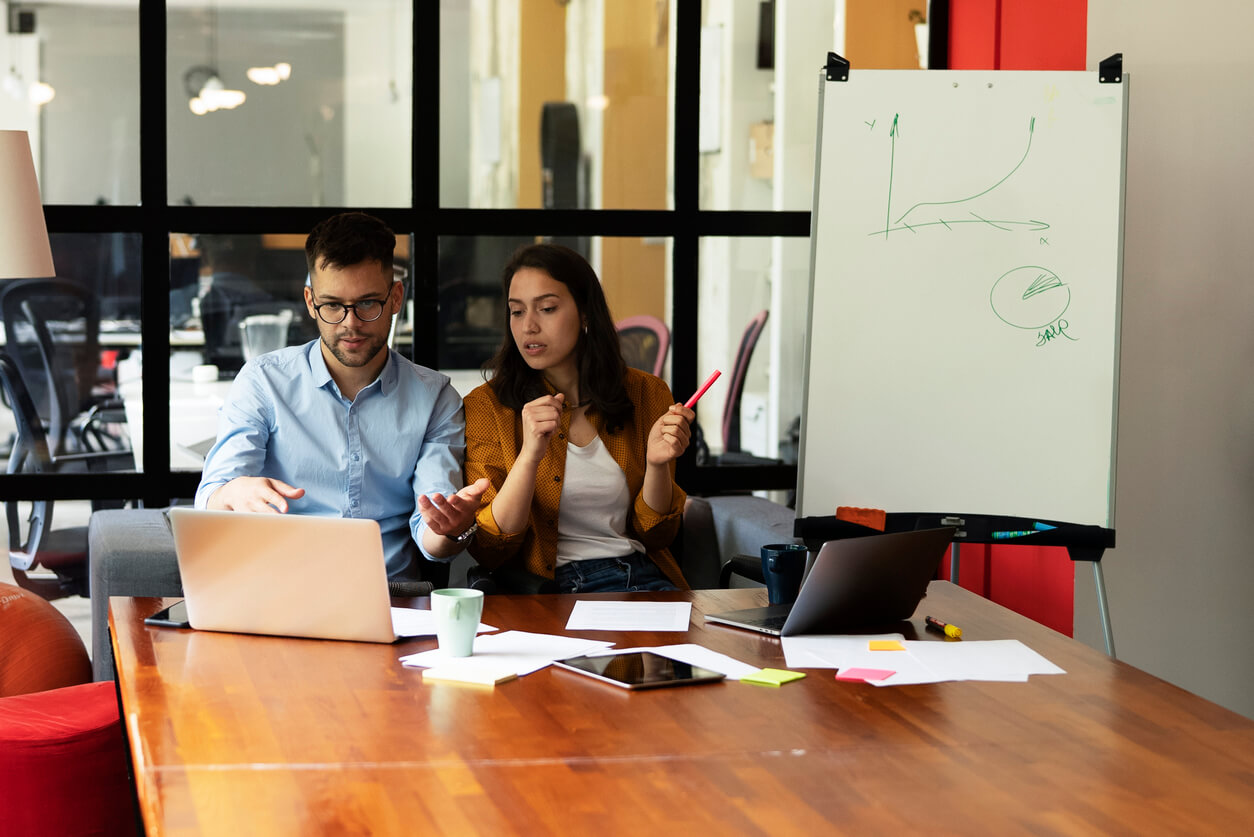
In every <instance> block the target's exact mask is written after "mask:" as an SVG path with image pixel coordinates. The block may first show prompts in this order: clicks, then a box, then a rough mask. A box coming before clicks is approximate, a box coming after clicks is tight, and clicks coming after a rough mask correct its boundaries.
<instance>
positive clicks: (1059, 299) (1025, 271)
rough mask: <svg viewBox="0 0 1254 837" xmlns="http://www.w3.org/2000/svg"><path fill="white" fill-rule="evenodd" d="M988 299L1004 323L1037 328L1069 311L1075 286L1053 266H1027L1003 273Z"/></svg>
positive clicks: (994, 284) (1032, 328)
mask: <svg viewBox="0 0 1254 837" xmlns="http://www.w3.org/2000/svg"><path fill="white" fill-rule="evenodd" d="M988 301H989V304H990V305H992V307H993V313H994V314H996V315H997V317H998V319H1000V320H1001V321H1002V322H1004V323H1006V324H1007V325H1011V326H1014V327H1015V328H1022V329H1027V330H1030V331H1036V330H1037V329H1042V328H1044V327H1045V326H1047V325H1049V324H1050V323H1052V322H1055V321H1056V320H1057V319H1058V318H1059V317H1061V316H1062V315H1063V314H1065V313H1066V311H1067V308H1068V307H1069V306H1070V305H1071V289H1070V288H1068V287H1067V286H1066V285H1065V284H1064V283H1063V281H1062V280H1061V279H1059V278H1058V274H1057V273H1054V272H1053V271H1052V270H1050V269H1049V268H1045V267H1040V266H1039V265H1024V266H1023V267H1016V268H1015V269H1014V270H1010V271H1007V272H1006V273H1003V274H1002V275H1001V277H1000V278H998V280H997V281H996V282H994V283H993V289H992V290H991V291H989V295H988Z"/></svg>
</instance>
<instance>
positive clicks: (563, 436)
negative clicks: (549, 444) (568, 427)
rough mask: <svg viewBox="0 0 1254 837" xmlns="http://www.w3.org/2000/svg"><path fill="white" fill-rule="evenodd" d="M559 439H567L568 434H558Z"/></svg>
mask: <svg viewBox="0 0 1254 837" xmlns="http://www.w3.org/2000/svg"><path fill="white" fill-rule="evenodd" d="M557 438H559V439H565V438H566V434H565V433H558V434H557Z"/></svg>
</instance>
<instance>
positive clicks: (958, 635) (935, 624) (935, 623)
mask: <svg viewBox="0 0 1254 837" xmlns="http://www.w3.org/2000/svg"><path fill="white" fill-rule="evenodd" d="M923 621H924V622H926V623H927V626H928V627H929V628H931V629H932V630H934V631H940V632H941V633H942V634H944V635H945V636H948V637H953V638H954V639H962V628H959V627H958V626H957V625H950V624H949V623H948V622H942V621H941V620H939V619H937V618H936V617H935V616H924V617H923Z"/></svg>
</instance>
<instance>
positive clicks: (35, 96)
mask: <svg viewBox="0 0 1254 837" xmlns="http://www.w3.org/2000/svg"><path fill="white" fill-rule="evenodd" d="M56 95H57V91H56V88H54V87H53V86H52V85H51V84H48V83H47V82H43V81H36V82H34V83H33V84H31V86H30V90H29V91H27V96H28V97H29V98H30V103H31V104H32V105H35V106H36V107H40V106H42V105H46V104H48V103H49V102H51V101H52V100H53V99H55V98H56Z"/></svg>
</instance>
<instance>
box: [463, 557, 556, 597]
mask: <svg viewBox="0 0 1254 837" xmlns="http://www.w3.org/2000/svg"><path fill="white" fill-rule="evenodd" d="M466 586H467V587H470V588H473V589H475V590H482V591H483V592H484V593H485V594H486V595H489V596H490V595H494V594H497V593H517V594H527V595H532V594H535V593H557V592H559V591H558V588H557V582H556V581H555V580H554V579H551V578H545V577H544V576H542V575H536V574H535V573H532V572H528V571H527V570H524V569H521V568H519V567H511V566H509V565H508V564H506V565H505V566H502V567H497V568H496V569H495V570H489V569H488V568H487V567H483V566H481V565H479V564H473V565H471V566H470V567H467V568H466Z"/></svg>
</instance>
